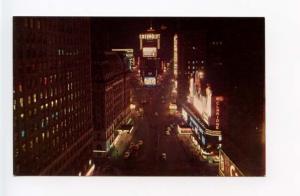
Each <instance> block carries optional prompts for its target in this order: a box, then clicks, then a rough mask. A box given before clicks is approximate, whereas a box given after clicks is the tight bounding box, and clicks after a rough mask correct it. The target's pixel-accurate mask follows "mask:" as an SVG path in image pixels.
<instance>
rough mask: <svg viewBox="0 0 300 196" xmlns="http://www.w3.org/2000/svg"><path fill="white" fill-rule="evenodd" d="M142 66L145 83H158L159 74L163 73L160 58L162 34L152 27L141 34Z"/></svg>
mask: <svg viewBox="0 0 300 196" xmlns="http://www.w3.org/2000/svg"><path fill="white" fill-rule="evenodd" d="M139 39H140V53H141V60H140V61H141V66H140V73H141V78H142V81H143V84H144V85H146V86H155V85H157V83H158V76H159V73H161V70H162V69H161V64H160V58H159V56H160V55H159V50H160V34H159V33H157V32H156V31H155V30H154V29H153V28H152V27H150V28H149V29H148V30H147V31H146V32H144V33H141V34H140V35H139Z"/></svg>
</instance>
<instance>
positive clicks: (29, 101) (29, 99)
mask: <svg viewBox="0 0 300 196" xmlns="http://www.w3.org/2000/svg"><path fill="white" fill-rule="evenodd" d="M30 104H31V96H28V105H30Z"/></svg>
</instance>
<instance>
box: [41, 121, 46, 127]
mask: <svg viewBox="0 0 300 196" xmlns="http://www.w3.org/2000/svg"><path fill="white" fill-rule="evenodd" d="M44 121H45V120H44V119H42V123H41V127H42V128H44Z"/></svg>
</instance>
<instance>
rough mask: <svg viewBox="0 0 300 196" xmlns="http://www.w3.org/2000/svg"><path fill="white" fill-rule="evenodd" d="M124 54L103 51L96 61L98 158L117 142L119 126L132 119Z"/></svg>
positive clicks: (94, 67) (96, 136)
mask: <svg viewBox="0 0 300 196" xmlns="http://www.w3.org/2000/svg"><path fill="white" fill-rule="evenodd" d="M124 58H126V57H125V56H122V54H120V53H118V52H104V55H103V56H102V61H100V62H98V61H95V62H93V63H94V64H93V122H94V146H93V151H94V155H95V156H96V157H101V156H102V155H105V154H106V153H107V152H108V151H109V150H110V149H111V148H112V147H113V145H114V140H115V138H116V136H117V134H118V133H117V129H118V128H119V127H120V126H122V125H123V124H126V122H127V121H128V120H129V118H130V97H131V88H130V84H129V79H130V75H129V74H130V70H129V67H128V64H127V63H126V62H128V61H127V60H125V59H124Z"/></svg>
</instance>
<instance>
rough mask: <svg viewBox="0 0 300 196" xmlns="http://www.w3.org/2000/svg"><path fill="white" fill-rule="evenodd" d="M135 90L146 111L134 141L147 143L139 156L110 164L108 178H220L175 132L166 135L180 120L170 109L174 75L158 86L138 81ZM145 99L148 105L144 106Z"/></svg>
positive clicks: (139, 119)
mask: <svg viewBox="0 0 300 196" xmlns="http://www.w3.org/2000/svg"><path fill="white" fill-rule="evenodd" d="M133 89H134V90H133V95H134V98H135V101H136V105H137V109H139V108H142V109H143V111H144V112H143V114H141V115H140V116H135V117H134V121H135V127H136V130H135V132H134V135H133V138H132V142H134V143H137V141H138V140H143V141H144V144H143V145H142V147H141V148H140V149H139V150H138V151H137V152H138V153H137V155H136V156H131V157H129V159H124V158H123V157H120V158H119V159H118V160H115V161H110V162H108V163H107V164H108V167H109V170H108V171H107V172H106V174H105V175H124V176H216V175H217V167H216V166H213V165H209V164H208V163H207V162H205V161H199V160H197V161H196V159H195V158H194V157H192V155H191V154H190V153H189V152H187V151H186V149H185V148H184V146H183V145H184V144H183V143H181V142H180V140H179V139H178V136H177V135H176V133H175V130H174V129H172V130H171V132H170V135H166V130H167V127H168V126H170V124H171V123H173V122H176V121H177V120H178V119H176V118H175V117H174V116H172V115H170V113H169V109H168V105H169V103H170V102H171V90H172V82H171V76H170V75H169V74H168V75H165V76H164V79H163V81H162V82H161V84H160V85H159V86H156V87H140V86H139V85H138V83H137V82H136V83H134V87H133ZM162 97H164V100H165V101H164V102H163V101H162ZM145 100H146V103H143V102H144V101H145ZM162 153H166V160H163V159H162ZM96 175H97V174H96ZM99 175H100V174H99Z"/></svg>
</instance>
